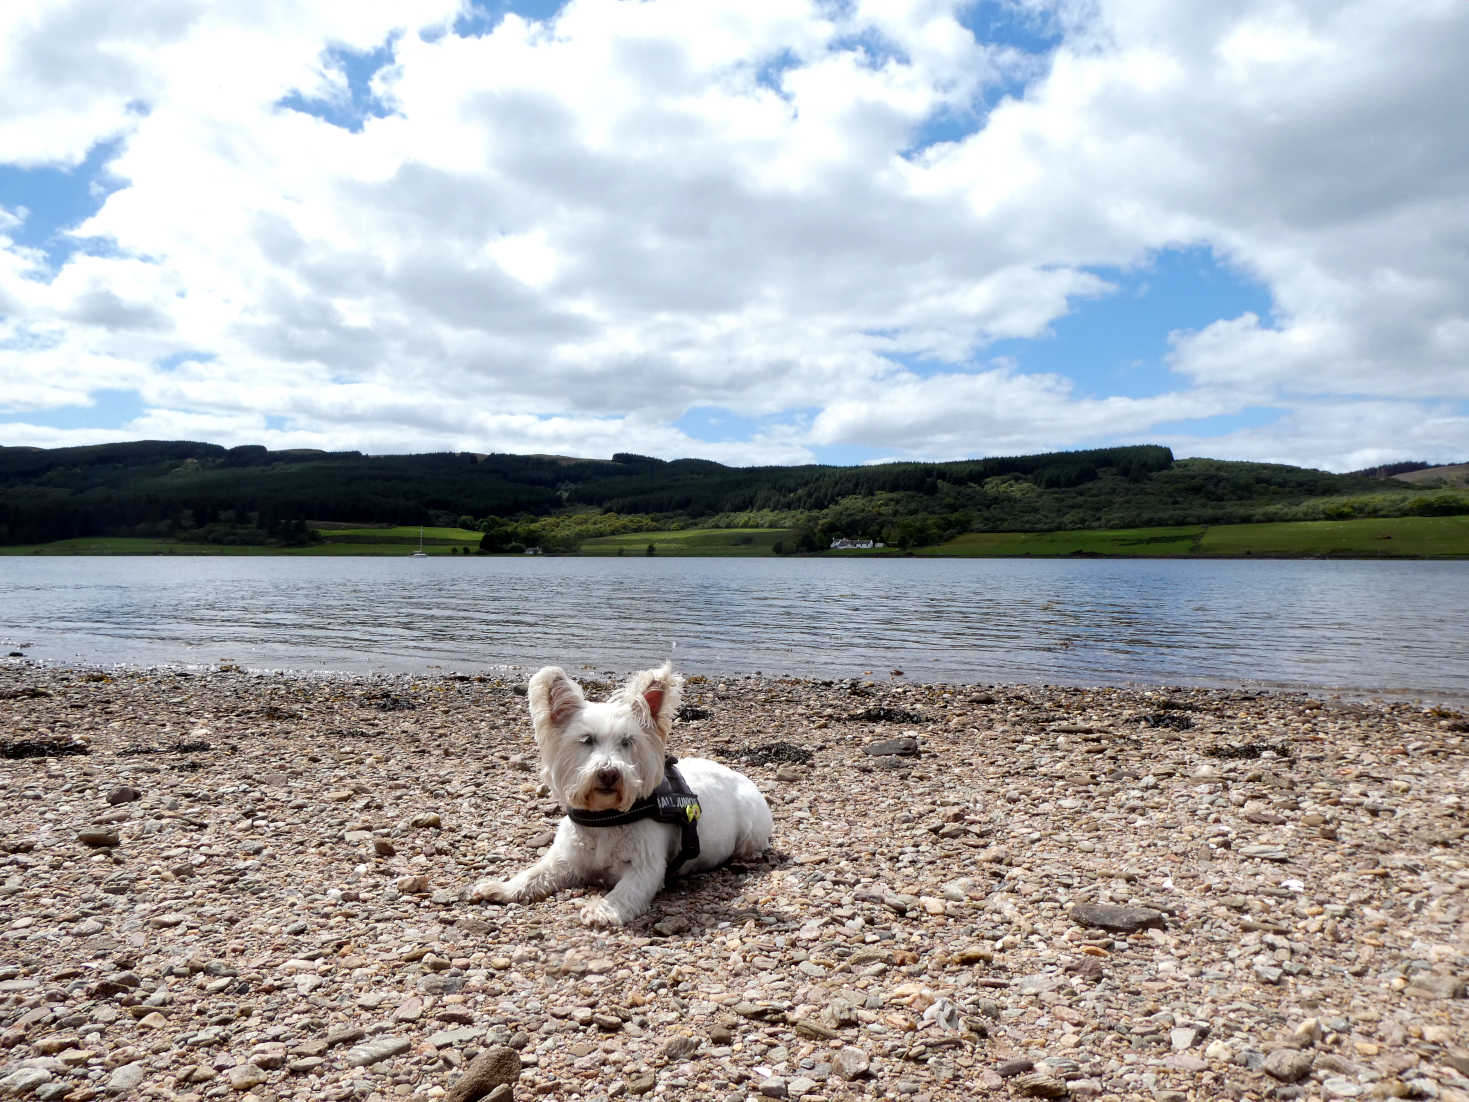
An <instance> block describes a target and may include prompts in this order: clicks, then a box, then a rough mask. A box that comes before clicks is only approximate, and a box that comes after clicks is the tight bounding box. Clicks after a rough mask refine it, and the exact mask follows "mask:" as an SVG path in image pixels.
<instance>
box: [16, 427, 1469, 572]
mask: <svg viewBox="0 0 1469 1102" xmlns="http://www.w3.org/2000/svg"><path fill="white" fill-rule="evenodd" d="M1424 509H1428V510H1435V511H1440V512H1442V511H1451V512H1469V497H1465V495H1463V494H1456V493H1453V492H1447V491H1438V492H1436V493H1429V492H1424V491H1418V490H1414V489H1413V488H1411V487H1405V486H1404V485H1403V484H1401V483H1398V484H1394V483H1390V482H1384V481H1382V480H1380V479H1372V478H1367V477H1364V476H1360V475H1334V474H1329V473H1327V472H1324V471H1312V470H1306V469H1302V468H1298V467H1289V466H1282V465H1278V464H1262V463H1238V462H1226V461H1221V460H1208V459H1188V460H1181V461H1180V460H1175V458H1174V456H1173V454H1172V452H1171V451H1170V450H1169V449H1167V448H1165V447H1159V446H1156V445H1136V446H1130V447H1118V448H1098V449H1090V450H1084V451H1068V452H1050V453H1044V454H1038V455H1022V456H1008V457H992V458H986V459H974V460H965V461H960V462H952V463H884V464H875V465H871V466H859V467H838V466H826V465H815V464H813V465H807V466H796V467H728V466H725V465H723V464H720V463H714V462H711V461H709V460H702V459H679V460H672V461H666V460H661V459H655V458H652V457H649V456H642V455H636V454H632V453H619V454H617V455H614V456H613V457H612V458H611V459H606V460H600V459H580V458H570V457H558V456H524V455H508V454H498V453H492V454H472V453H430V454H421V455H386V456H369V455H364V454H362V453H360V452H322V451H307V450H300V451H294V450H293V451H269V450H267V449H265V448H263V447H258V446H247V447H237V448H224V447H221V446H219V445H215V444H205V443H194V442H188V441H138V442H134V443H126V444H103V445H96V446H91V447H80V448H54V449H39V448H17V447H0V544H5V545H17V544H29V543H44V542H50V541H52V540H59V539H67V538H71V537H78V536H148V537H154V538H170V539H178V540H210V541H214V542H238V543H277V544H290V543H300V542H304V541H307V540H310V539H311V538H313V536H312V525H313V524H316V523H319V522H339V523H349V524H395V525H403V524H410V525H411V524H428V525H436V526H454V525H460V526H463V527H473V528H476V529H478V530H480V531H482V532H483V533H484V534H485V537H486V538H485V540H484V544H485V549H486V550H510V549H512V548H513V547H515V546H517V545H519V546H541V547H543V548H544V549H546V550H570V549H574V547H575V546H576V545H577V544H578V543H579V542H580V541H581V540H584V539H588V538H591V537H593V536H596V535H612V534H618V533H622V532H631V531H648V530H653V529H655V528H678V527H690V526H694V527H768V528H788V529H791V536H790V538H789V539H788V540H786V541H783V549H784V550H792V551H794V550H815V549H819V548H821V547H825V546H828V545H829V544H830V541H831V539H832V538H836V537H838V536H843V537H847V538H868V539H876V540H882V541H884V542H886V543H889V544H892V545H894V546H922V545H927V544H931V543H934V542H938V541H940V540H941V539H945V538H948V537H949V536H952V535H956V534H959V533H961V532H969V531H1047V530H1053V529H1058V528H1089V527H1101V528H1121V527H1141V526H1148V525H1157V524H1195V523H1221V522H1226V521H1249V520H1266V519H1316V518H1319V517H1325V516H1328V515H1361V516H1368V515H1387V514H1394V513H1399V512H1411V511H1414V510H1420V511H1421V510H1424ZM1333 510H1334V511H1335V512H1334V513H1333V512H1332V511H1333Z"/></svg>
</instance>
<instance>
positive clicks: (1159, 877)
mask: <svg viewBox="0 0 1469 1102" xmlns="http://www.w3.org/2000/svg"><path fill="white" fill-rule="evenodd" d="M183 673H184V671H179V670H169V669H156V670H131V669H117V668H111V669H101V668H96V667H63V666H50V665H37V664H34V663H26V664H0V718H3V719H4V725H3V731H0V742H3V743H4V744H5V745H6V746H14V745H16V744H18V743H20V742H32V743H35V744H37V745H38V746H41V747H43V748H44V745H45V744H47V743H50V744H52V746H53V749H58V748H60V747H61V746H63V745H78V746H85V748H86V751H87V752H85V753H80V752H76V753H59V754H58V755H57V756H41V757H26V758H19V759H8V758H7V759H6V760H0V779H3V791H4V792H5V794H6V796H7V799H8V803H9V806H10V809H11V810H10V814H9V816H8V819H9V822H8V823H7V830H6V831H5V832H4V833H3V835H0V851H3V859H4V860H5V862H6V878H5V880H4V887H3V893H4V894H3V898H4V902H5V912H6V914H7V916H8V918H7V920H6V921H5V923H4V924H3V927H0V938H3V940H0V946H3V948H0V1030H3V1031H0V1038H3V1040H0V1082H6V1081H7V1078H8V1077H10V1076H15V1075H27V1076H29V1077H30V1079H29V1080H28V1081H30V1082H33V1083H34V1084H35V1085H34V1086H33V1087H32V1088H31V1089H32V1090H33V1091H34V1092H35V1093H36V1094H37V1096H40V1097H50V1098H67V1099H72V1100H73V1102H75V1100H80V1099H83V1098H89V1097H93V1094H96V1095H99V1096H100V1095H101V1094H103V1093H105V1092H106V1091H107V1089H108V1084H109V1083H113V1082H125V1081H128V1080H130V1079H134V1080H136V1085H135V1086H134V1087H133V1088H132V1089H133V1090H135V1091H136V1097H139V1098H171V1099H175V1100H179V1102H184V1100H195V1099H198V1100H202V1099H204V1098H212V1097H220V1096H229V1095H234V1096H238V1097H242V1098H246V1099H248V1098H251V1097H253V1098H255V1099H257V1100H259V1102H266V1100H267V1099H276V1100H281V1099H319V1098H328V1099H347V1098H364V1099H369V1098H373V1097H377V1098H380V1099H384V1100H386V1099H388V1098H393V1097H404V1098H436V1097H440V1096H441V1095H442V1093H443V1092H444V1091H445V1090H447V1089H448V1088H449V1086H450V1085H451V1084H452V1083H453V1082H454V1081H455V1080H456V1079H457V1078H458V1076H459V1075H460V1073H461V1071H462V1067H463V1065H464V1063H465V1062H466V1061H467V1060H469V1059H472V1058H473V1056H474V1055H475V1053H476V1051H477V1050H478V1049H480V1048H482V1047H484V1046H486V1045H489V1044H500V1043H505V1044H510V1045H511V1046H512V1047H515V1048H516V1050H517V1051H518V1052H519V1054H520V1058H521V1060H522V1063H523V1064H524V1069H523V1071H522V1073H521V1078H520V1082H519V1084H518V1086H517V1088H516V1091H517V1097H520V1098H530V1097H538V1096H539V1097H547V1098H555V1099H561V1098H575V1097H580V1098H586V1099H600V1098H613V1097H623V1098H625V1097H629V1096H634V1097H636V1096H642V1097H650V1098H653V1097H659V1096H663V1097H667V1098H680V1097H692V1096H693V1094H692V1093H691V1092H699V1093H700V1096H704V1097H713V1098H718V1099H751V1098H756V1099H758V1098H765V1097H792V1098H795V1097H800V1098H806V1099H809V1100H812V1102H815V1100H819V1099H832V1100H834V1099H847V1098H891V1097H895V1096H896V1097H902V1098H907V1099H912V1100H913V1102H923V1100H924V1099H932V1100H939V1099H943V1100H947V1099H968V1098H991V1097H993V1098H1007V1097H1012V1096H1021V1095H1023V1094H1027V1093H1031V1094H1035V1095H1037V1096H1056V1097H1072V1098H1077V1099H1086V1098H1095V1099H1117V1100H1121V1099H1134V1098H1136V1099H1152V1100H1155V1102H1156V1100H1161V1099H1172V1100H1177V1102H1182V1100H1183V1099H1188V1098H1201V1099H1202V1098H1238V1099H1265V1098H1274V1097H1292V1096H1298V1097H1328V1098H1331V1097H1388V1096H1394V1095H1399V1094H1402V1093H1408V1094H1411V1095H1413V1096H1424V1097H1426V1096H1431V1095H1429V1094H1428V1092H1430V1091H1432V1092H1433V1095H1434V1096H1436V1097H1438V1098H1439V1099H1441V1100H1442V1102H1469V1037H1466V1035H1465V1033H1466V1031H1465V1027H1464V1025H1463V1022H1464V1018H1465V1013H1466V1011H1469V1002H1466V1001H1465V987H1464V985H1465V982H1466V980H1469V860H1466V858H1465V856H1464V851H1465V849H1466V846H1469V824H1466V814H1469V719H1466V717H1465V715H1464V713H1463V712H1462V711H1461V710H1455V709H1442V708H1440V709H1431V708H1427V707H1424V706H1422V705H1421V704H1418V703H1414V702H1412V701H1408V700H1403V699H1386V700H1381V699H1378V700H1370V699H1369V700H1363V699H1355V698H1349V697H1343V696H1339V695H1331V696H1320V697H1318V696H1314V695H1308V694H1306V693H1304V692H1300V691H1278V692H1270V691H1260V690H1254V689H1245V688H1234V689H1229V688H1220V689H1210V688H1187V687H1180V686H1169V687H1163V686H1158V687H1144V686H1132V687H1101V688H1098V687H1091V688H1088V687H1082V686H1055V685H956V684H932V685H930V684H918V683H910V682H908V681H905V680H890V679H888V678H886V677H882V678H871V679H860V678H858V679H808V678H787V677H780V676H772V675H761V676H756V675H742V676H731V677H728V678H719V677H707V678H700V677H697V676H695V677H692V678H690V684H689V686H688V689H687V691H686V693H685V705H686V706H687V707H688V709H689V711H688V714H687V716H686V718H685V719H683V720H682V721H680V722H679V723H678V724H677V725H676V726H675V728H674V735H673V740H672V743H671V747H670V748H671V749H672V750H673V752H674V753H676V754H679V755H684V756H689V755H695V754H699V755H704V756H709V757H713V758H716V759H718V760H722V761H726V762H728V763H730V764H731V765H733V766H734V767H736V768H738V769H740V770H741V771H743V772H745V773H747V774H748V775H749V776H751V777H752V778H753V779H754V780H755V781H756V783H757V784H758V785H759V786H760V788H761V789H762V791H764V792H766V793H767V795H768V797H769V798H770V800H771V804H772V808H773V810H774V812H775V818H776V835H775V842H774V848H773V852H772V853H770V854H768V855H767V857H766V858H765V859H764V860H762V861H760V862H758V863H754V864H752V865H750V866H748V867H746V868H743V869H738V870H732V869H724V870H717V871H715V872H712V873H708V874H704V875H702V876H698V877H693V878H689V879H687V880H684V881H680V882H679V883H678V884H677V885H675V886H674V887H672V888H671V889H669V890H667V891H665V892H664V893H663V894H661V895H660V896H659V897H658V899H656V900H655V902H654V905H653V908H652V909H651V910H650V912H649V913H648V914H647V915H645V916H644V917H643V918H642V919H641V920H639V922H637V923H635V924H634V925H633V926H631V927H629V928H627V929H624V930H619V931H613V932H607V933H598V932H593V931H589V930H586V929H584V928H583V927H582V926H581V925H580V924H579V922H578V921H577V918H576V915H577V912H578V910H579V909H580V902H579V899H578V896H579V894H580V893H565V894H563V895H561V896H558V897H556V898H554V899H550V900H546V901H544V902H542V903H537V904H532V905H526V906H517V905H512V906H510V907H505V908H489V907H483V906H476V905H470V904H467V903H465V902H463V901H462V900H461V898H460V896H461V893H462V892H463V891H464V890H465V889H467V887H468V886H469V885H470V884H471V883H473V882H474V880H476V879H478V878H479V877H481V876H483V875H487V874H499V873H500V872H501V871H502V870H503V871H511V870H513V869H515V868H517V867H520V866H522V865H524V864H525V863H528V862H529V861H530V860H531V859H533V858H534V856H535V854H536V852H537V850H538V847H539V846H540V845H542V844H544V836H545V833H546V831H547V829H548V828H549V827H550V826H552V825H554V822H555V819H556V817H557V812H556V809H554V808H553V807H552V806H551V805H550V803H549V801H548V800H547V798H546V797H545V796H544V794H542V793H541V791H540V785H539V780H538V778H537V774H536V763H535V749H534V744H533V741H532V739H531V736H530V727H529V722H528V719H527V718H526V716H525V701H524V697H523V695H521V694H522V693H523V686H524V681H523V678H520V677H517V676H504V677H502V676H496V675H493V674H456V673H442V672H440V673H432V674H421V675H415V674H383V675H358V674H345V675H333V676H331V677H322V678H319V677H316V676H301V675H293V674H285V673H252V672H249V671H241V670H219V669H210V670H201V671H197V672H187V675H181V674H183ZM588 676H590V675H588ZM598 676H599V677H600V676H601V675H598ZM609 687H610V686H608V685H604V684H598V685H591V684H588V685H587V688H588V695H589V696H591V697H592V698H594V699H600V698H601V697H602V696H603V695H604V693H605V691H606V690H607V688H609ZM700 713H702V714H700ZM903 736H911V737H913V738H914V739H916V741H917V745H918V748H919V750H920V753H919V754H918V755H917V756H893V755H886V754H874V753H872V752H871V751H872V749H873V748H874V747H875V746H876V745H877V744H880V743H882V742H885V741H888V740H891V739H894V738H901V737H903ZM91 828H96V829H99V830H101V831H102V834H101V835H92V836H91V837H92V838H93V839H94V842H97V841H98V840H99V839H100V841H101V842H102V843H105V842H106V841H107V836H108V832H111V834H112V836H113V837H114V838H115V843H114V844H92V845H89V844H88V843H87V842H85V841H83V840H81V838H80V836H81V835H82V834H83V833H84V832H87V831H89V829H91ZM1097 904H1112V905H1116V906H1124V907H1133V908H1145V909H1148V910H1149V912H1150V913H1151V915H1152V916H1155V917H1151V918H1149V919H1148V921H1147V923H1146V924H1145V925H1143V926H1140V927H1139V928H1138V929H1137V930H1136V931H1135V932H1126V931H1122V930H1110V929H1105V928H1102V927H1098V926H1096V925H1086V924H1083V921H1082V919H1083V918H1084V917H1085V916H1086V915H1087V913H1088V912H1087V905H1097ZM373 1046H376V1047H373ZM364 1049H371V1052H369V1053H368V1054H367V1055H362V1052H363V1050H364ZM353 1054H357V1055H353ZM363 1060H365V1061H366V1062H365V1063H364V1062H360V1061H363ZM1023 1064H1029V1065H1030V1066H1029V1067H1028V1068H1024V1069H1023V1070H1017V1069H1021V1067H1022V1065H1023ZM43 1076H44V1078H42V1077H43ZM63 1087H64V1088H65V1089H64V1090H63V1089H62V1088H63ZM43 1091H44V1092H46V1093H44V1094H43V1093H41V1092H43ZM88 1092H93V1093H88ZM1045 1092H1051V1093H1050V1094H1049V1095H1047V1094H1045ZM1293 1092H1294V1093H1293Z"/></svg>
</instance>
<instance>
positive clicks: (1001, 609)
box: [0, 556, 1469, 696]
mask: <svg viewBox="0 0 1469 1102" xmlns="http://www.w3.org/2000/svg"><path fill="white" fill-rule="evenodd" d="M1466 596H1469V563H1463V562H1334V561H1262V562H1251V561H1222V562H1214V561H1199V560H1157V559H1152V560H1083V561H1072V560H1054V559H1044V560H1017V559H839V560H832V559H759V558H757V559H692V558H689V559H680V558H651V559H649V558H642V557H637V558H632V557H629V558H619V559H607V558H586V559H580V558H554V557H547V558H533V557H522V558H499V557H483V558H480V557H468V556H465V557H442V558H441V557H432V558H427V559H410V558H408V557H406V556H404V557H402V558H289V557H280V558H246V557H241V558H233V557H230V558H205V557H189V556H176V557H175V556H164V557H156V558H49V557H48V558H39V557H38V558H18V557H9V558H0V654H4V653H5V652H6V651H10V650H21V651H23V652H24V653H25V654H26V655H27V656H28V657H30V658H34V659H39V660H41V661H45V662H49V663H60V664H85V665H114V664H117V665H126V666H153V665H165V664H177V665H183V666H193V667H200V666H212V665H216V664H218V663H219V662H222V661H231V662H235V663H238V664H240V665H242V666H245V667H247V668H253V669H289V670H301V671H328V670H331V671H352V672H374V671H377V672H410V673H411V672H451V671H453V672H465V673H478V672H502V671H504V670H506V668H512V669H515V670H534V669H535V668H537V667H538V666H540V665H542V664H545V663H554V664H557V665H562V666H565V667H566V668H567V669H568V670H572V671H576V670H585V669H592V670H597V671H603V672H615V673H621V672H625V671H627V670H630V669H634V668H639V667H642V666H646V665H651V664H655V663H657V662H660V661H662V660H663V659H664V658H665V657H666V656H667V655H668V654H669V648H670V644H671V643H672V642H674V641H677V644H678V648H677V652H676V660H677V663H678V665H679V667H680V668H681V669H683V670H684V671H686V672H690V673H705V674H736V673H754V672H764V673H767V674H771V673H779V674H794V675H800V676H812V677H853V676H861V675H863V674H865V673H868V672H871V673H872V674H873V675H875V676H878V677H883V678H886V677H888V676H890V671H892V670H902V671H904V673H905V675H906V676H907V677H908V678H909V679H910V680H919V681H965V682H980V683H1000V682H1027V683H1053V684H1086V685H1108V684H1111V685H1117V684H1129V683H1143V684H1190V685H1214V686H1221V685H1222V686H1228V685H1239V684H1251V685H1260V686H1287V687H1299V688H1311V689H1331V688H1347V689H1352V690H1373V691H1376V690H1388V691H1405V692H1409V693H1416V694H1422V695H1427V696H1457V695H1460V694H1466V693H1469V642H1466V640H1469V628H1466V620H1469V617H1466V615H1465V608H1466V604H1469V602H1466Z"/></svg>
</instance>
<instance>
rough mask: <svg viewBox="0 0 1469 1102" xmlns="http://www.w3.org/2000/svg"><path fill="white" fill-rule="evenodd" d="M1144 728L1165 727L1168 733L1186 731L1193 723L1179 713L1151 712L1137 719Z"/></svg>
mask: <svg viewBox="0 0 1469 1102" xmlns="http://www.w3.org/2000/svg"><path fill="white" fill-rule="evenodd" d="M1138 723H1140V724H1141V725H1142V726H1144V727H1166V728H1167V729H1168V730H1170V731H1187V730H1188V729H1189V728H1190V727H1192V726H1193V725H1194V721H1193V720H1192V719H1190V718H1189V717H1188V716H1186V715H1183V714H1182V713H1180V712H1151V713H1149V714H1148V715H1145V716H1142V717H1141V718H1139V719H1138Z"/></svg>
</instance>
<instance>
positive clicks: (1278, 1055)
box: [1265, 1048, 1316, 1083]
mask: <svg viewBox="0 0 1469 1102" xmlns="http://www.w3.org/2000/svg"><path fill="white" fill-rule="evenodd" d="M1315 1060H1316V1057H1315V1055H1314V1054H1313V1053H1310V1052H1304V1051H1302V1050H1301V1049H1298V1048H1278V1049H1276V1050H1275V1051H1274V1052H1272V1053H1269V1054H1268V1055H1267V1056H1266V1057H1265V1071H1266V1073H1268V1074H1269V1075H1272V1076H1274V1077H1275V1078H1276V1079H1279V1080H1280V1081H1281V1082H1282V1083H1299V1082H1300V1081H1301V1080H1302V1079H1304V1078H1305V1077H1306V1076H1308V1075H1310V1074H1311V1065H1312V1064H1313V1063H1315Z"/></svg>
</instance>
